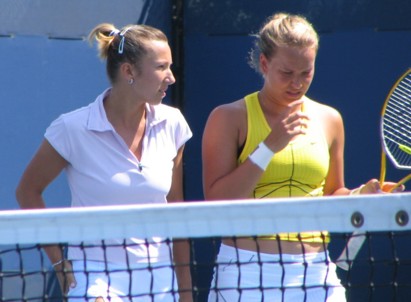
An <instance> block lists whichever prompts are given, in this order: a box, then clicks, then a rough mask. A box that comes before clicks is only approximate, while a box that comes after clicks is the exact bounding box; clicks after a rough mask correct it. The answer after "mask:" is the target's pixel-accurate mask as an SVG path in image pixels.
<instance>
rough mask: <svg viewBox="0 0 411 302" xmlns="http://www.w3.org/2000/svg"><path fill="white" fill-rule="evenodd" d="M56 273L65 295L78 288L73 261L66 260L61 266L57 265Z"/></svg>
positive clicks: (55, 267)
mask: <svg viewBox="0 0 411 302" xmlns="http://www.w3.org/2000/svg"><path fill="white" fill-rule="evenodd" d="M54 271H55V272H56V276H57V280H58V281H59V284H60V288H61V291H62V293H63V294H64V295H66V294H67V293H68V291H69V290H70V288H74V287H76V285H77V282H76V278H75V277H74V273H73V266H72V264H71V261H69V260H64V261H63V262H61V263H60V264H57V265H55V266H54Z"/></svg>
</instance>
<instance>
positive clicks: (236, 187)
mask: <svg viewBox="0 0 411 302" xmlns="http://www.w3.org/2000/svg"><path fill="white" fill-rule="evenodd" d="M263 172H264V171H262V170H261V169H260V168H259V167H258V166H257V165H255V164H254V163H252V162H251V161H250V160H249V159H247V160H246V161H245V162H244V163H242V164H240V165H239V166H238V167H237V168H235V169H234V170H233V171H231V172H230V173H229V174H227V175H224V176H223V177H221V178H219V179H217V180H216V181H215V182H214V183H212V184H210V185H207V183H205V184H204V194H205V198H206V199H207V200H225V199H248V198H252V196H253V192H254V189H255V187H256V185H257V183H258V181H259V180H260V178H261V175H262V174H263Z"/></svg>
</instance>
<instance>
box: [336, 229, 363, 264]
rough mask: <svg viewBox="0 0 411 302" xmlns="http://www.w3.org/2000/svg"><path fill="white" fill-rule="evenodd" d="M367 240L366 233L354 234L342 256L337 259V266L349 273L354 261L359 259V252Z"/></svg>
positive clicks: (357, 232) (358, 232)
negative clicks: (356, 258)
mask: <svg viewBox="0 0 411 302" xmlns="http://www.w3.org/2000/svg"><path fill="white" fill-rule="evenodd" d="M365 239H366V236H365V233H363V232H360V231H355V232H353V233H352V234H351V237H350V239H348V243H347V245H346V246H345V248H344V250H343V251H342V253H341V255H340V256H339V257H338V258H337V261H336V265H337V266H338V267H340V268H341V269H343V270H345V271H348V270H349V268H350V267H351V265H352V261H353V260H354V259H355V257H357V254H358V252H359V251H360V249H361V247H362V245H363V244H364V241H365Z"/></svg>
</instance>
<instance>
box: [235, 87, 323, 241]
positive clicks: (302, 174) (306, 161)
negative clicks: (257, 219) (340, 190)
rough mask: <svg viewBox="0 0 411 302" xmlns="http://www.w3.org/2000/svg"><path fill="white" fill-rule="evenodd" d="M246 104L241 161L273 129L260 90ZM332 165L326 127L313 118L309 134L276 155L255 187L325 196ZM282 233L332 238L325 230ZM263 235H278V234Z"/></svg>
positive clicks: (264, 192) (261, 191)
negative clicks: (259, 99)
mask: <svg viewBox="0 0 411 302" xmlns="http://www.w3.org/2000/svg"><path fill="white" fill-rule="evenodd" d="M245 104H246V108H247V125H248V126H247V127H248V132H247V139H246V141H245V144H244V148H243V150H242V152H241V154H240V156H239V158H238V162H239V163H242V162H244V161H245V160H246V159H247V158H248V156H249V155H250V154H251V153H252V152H253V151H254V150H255V148H256V147H257V145H258V144H259V143H260V142H262V141H263V140H264V139H265V138H266V137H267V136H268V134H269V133H270V132H271V128H270V126H269V125H268V123H267V121H266V119H265V116H264V113H263V111H262V109H261V107H260V103H259V101H258V92H255V93H252V94H250V95H247V96H246V97H245ZM303 106H304V105H303ZM304 107H306V106H304ZM303 110H305V109H304V108H303ZM273 131H275V129H274V130H273ZM328 168H329V151H328V144H327V141H326V139H325V136H324V133H323V131H322V129H321V128H320V127H319V126H317V125H316V124H315V121H313V120H311V121H310V125H309V128H308V129H307V133H306V135H303V136H299V137H298V138H296V139H295V140H293V141H292V142H290V143H289V144H288V145H287V146H286V147H285V148H284V149H283V150H281V151H280V152H278V153H276V154H275V155H274V156H273V158H272V160H271V162H270V163H269V164H268V166H267V168H266V170H265V172H264V173H263V175H262V176H261V178H260V180H259V182H258V184H257V186H256V188H255V189H254V194H253V195H254V196H253V197H254V198H273V197H277V198H278V197H308V196H322V195H323V188H324V183H325V178H326V176H327V173H328ZM290 215H292V213H290ZM278 236H279V238H280V239H281V240H288V241H303V242H329V235H328V233H327V232H325V231H323V232H318V231H313V232H304V233H300V234H298V233H280V234H278ZM260 238H263V239H276V236H275V235H273V236H263V237H260Z"/></svg>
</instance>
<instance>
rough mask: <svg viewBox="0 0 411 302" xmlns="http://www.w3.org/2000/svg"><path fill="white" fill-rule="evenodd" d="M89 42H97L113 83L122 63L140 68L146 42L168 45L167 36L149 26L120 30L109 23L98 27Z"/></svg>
mask: <svg viewBox="0 0 411 302" xmlns="http://www.w3.org/2000/svg"><path fill="white" fill-rule="evenodd" d="M88 40H89V42H90V43H91V44H92V43H93V41H94V40H96V42H97V48H98V51H99V57H100V58H102V59H105V60H107V65H106V69H107V75H108V77H109V80H110V82H111V83H114V82H115V80H116V75H117V71H118V69H119V67H120V65H121V64H122V63H125V62H129V63H132V64H134V65H135V66H136V67H137V69H138V68H139V64H140V61H141V59H142V58H143V57H144V56H145V55H146V53H147V48H146V45H145V43H146V42H148V41H164V42H167V43H168V39H167V36H166V35H165V34H164V33H163V32H162V31H161V30H159V29H157V28H154V27H151V26H149V25H126V26H124V27H123V28H122V29H120V30H119V29H117V28H116V27H115V26H114V25H113V24H109V23H102V24H99V25H97V26H96V27H95V28H94V29H93V30H92V31H91V32H90V34H89V36H88Z"/></svg>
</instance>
